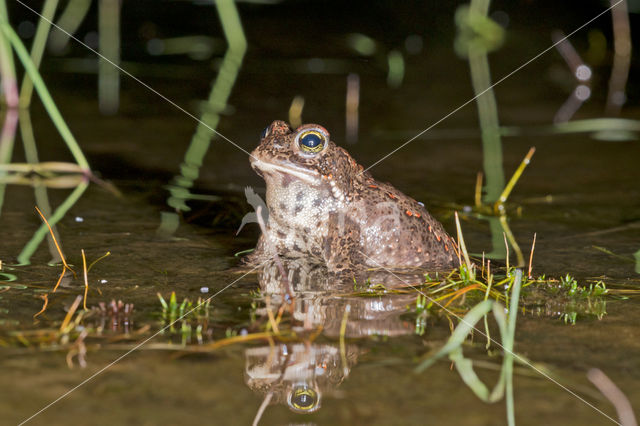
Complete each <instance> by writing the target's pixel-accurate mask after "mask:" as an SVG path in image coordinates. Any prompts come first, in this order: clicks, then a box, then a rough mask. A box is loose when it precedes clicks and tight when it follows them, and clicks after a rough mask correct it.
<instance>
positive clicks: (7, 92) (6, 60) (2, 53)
mask: <svg viewBox="0 0 640 426" xmlns="http://www.w3.org/2000/svg"><path fill="white" fill-rule="evenodd" d="M0 22H9V13H8V12H7V4H6V3H5V0H0ZM0 77H1V79H2V87H3V90H4V98H5V99H4V100H5V102H6V103H7V106H8V107H9V108H16V107H18V104H19V101H18V80H17V78H16V67H15V63H14V61H13V52H12V50H11V43H10V42H9V40H7V37H5V36H4V35H3V34H0Z"/></svg>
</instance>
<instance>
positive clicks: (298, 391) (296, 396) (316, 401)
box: [288, 385, 320, 413]
mask: <svg viewBox="0 0 640 426" xmlns="http://www.w3.org/2000/svg"><path fill="white" fill-rule="evenodd" d="M288 399H289V401H288V402H289V408H291V409H292V410H293V411H296V412H298V413H312V412H314V411H316V410H317V409H318V408H319V407H320V396H319V395H318V394H317V392H316V391H315V390H314V389H313V388H310V387H308V386H305V385H299V386H296V387H295V388H294V389H293V390H292V391H291V393H290V394H289V398H288Z"/></svg>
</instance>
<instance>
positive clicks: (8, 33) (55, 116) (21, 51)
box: [0, 19, 91, 172]
mask: <svg viewBox="0 0 640 426" xmlns="http://www.w3.org/2000/svg"><path fill="white" fill-rule="evenodd" d="M0 28H1V29H2V33H3V34H4V35H5V37H6V38H7V39H9V42H10V43H11V45H12V46H13V49H14V50H15V52H16V54H17V55H18V58H19V59H20V61H21V62H22V65H23V66H24V68H25V70H26V72H27V73H28V74H29V75H30V77H31V79H32V80H33V84H34V86H35V89H36V91H37V92H38V95H40V99H41V100H42V103H43V105H44V107H45V109H46V110H47V112H48V113H49V116H50V117H51V120H52V121H53V124H54V125H55V126H56V128H57V129H58V132H59V133H60V135H61V136H62V138H63V139H64V141H65V143H66V144H67V147H68V148H69V150H70V151H71V154H72V155H73V157H74V158H75V160H76V162H77V163H78V165H79V166H80V167H82V168H83V169H84V170H85V171H86V172H90V170H91V169H90V167H89V163H88V162H87V159H86V158H85V156H84V154H83V153H82V149H80V146H79V145H78V142H77V141H76V139H75V138H74V136H73V134H72V133H71V130H70V129H69V127H68V126H67V123H66V122H65V121H64V119H63V118H62V115H61V114H60V111H59V110H58V107H57V106H56V104H55V102H54V101H53V98H52V97H51V94H50V93H49V90H48V89H47V86H46V84H45V83H44V81H43V80H42V77H41V76H40V73H39V72H38V69H37V68H36V66H35V65H34V63H33V61H32V60H31V57H30V56H29V53H28V52H27V49H26V48H25V47H24V45H23V44H22V41H21V40H20V37H18V35H17V34H16V33H15V31H14V30H13V28H11V25H9V23H8V22H7V21H6V20H4V19H0Z"/></svg>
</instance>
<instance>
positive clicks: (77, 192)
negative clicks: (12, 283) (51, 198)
mask: <svg viewBox="0 0 640 426" xmlns="http://www.w3.org/2000/svg"><path fill="white" fill-rule="evenodd" d="M88 187H89V183H88V182H86V181H85V182H82V183H81V184H80V185H78V186H76V188H75V189H74V190H73V192H72V193H71V194H69V196H68V197H67V198H66V199H65V200H64V201H63V202H62V204H60V206H58V208H57V209H56V210H55V211H54V212H53V214H52V215H51V216H50V217H49V224H50V226H51V227H54V226H55V225H56V223H58V221H60V219H62V218H63V217H64V215H65V214H66V213H67V211H68V210H69V209H70V208H71V207H73V205H74V204H75V203H76V201H78V199H79V198H80V197H81V196H82V194H83V193H84V191H85V190H86V189H87V188H88ZM47 228H48V227H47V225H46V224H44V223H43V224H42V225H40V228H38V230H37V231H36V232H35V233H34V234H33V237H31V240H29V242H28V243H27V244H26V245H25V246H24V248H23V249H22V251H21V252H20V254H19V255H18V264H20V265H27V264H29V259H31V256H32V255H33V253H34V252H35V251H36V249H37V248H38V246H39V245H40V243H41V242H42V240H43V239H44V237H45V235H46V234H47V232H48V229H47Z"/></svg>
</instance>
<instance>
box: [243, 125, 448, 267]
mask: <svg viewBox="0 0 640 426" xmlns="http://www.w3.org/2000/svg"><path fill="white" fill-rule="evenodd" d="M310 129H311V130H314V129H320V130H318V131H319V132H321V133H322V134H325V135H326V143H325V145H324V147H323V148H322V150H321V151H319V152H317V153H309V152H306V151H305V149H304V148H305V147H304V146H301V145H300V142H298V140H297V139H296V136H298V137H299V135H301V134H304V132H305V131H308V130H310ZM263 136H264V137H263V138H262V140H261V141H260V145H259V146H258V147H257V148H256V149H255V150H254V151H253V153H252V154H251V165H252V167H253V168H254V170H256V171H257V172H258V174H260V175H261V176H262V177H263V178H264V180H265V182H266V184H267V200H266V201H267V206H268V208H269V223H268V224H267V234H268V235H267V236H265V235H262V236H261V237H260V240H259V241H258V245H257V247H256V250H255V251H254V253H252V254H251V255H250V256H248V257H247V258H246V261H247V262H248V263H250V264H256V263H257V262H261V261H264V260H266V259H270V258H273V252H274V251H275V252H277V253H278V255H280V256H283V257H286V258H305V259H309V260H310V261H317V262H324V263H325V264H326V265H327V268H328V269H329V271H333V272H340V271H346V270H354V269H364V268H370V267H373V268H410V267H424V268H432V269H444V268H451V267H453V266H455V262H454V257H455V252H454V242H453V241H452V239H451V238H450V237H449V235H448V234H447V232H446V231H445V230H444V228H443V227H442V225H441V224H440V223H439V222H438V221H437V220H435V219H434V218H433V217H432V216H431V215H430V214H429V213H428V212H427V210H426V209H425V208H424V207H423V206H422V205H421V204H420V203H418V202H417V201H415V200H414V199H412V198H410V197H408V196H406V195H404V194H403V193H402V192H400V191H398V190H397V189H396V188H394V187H393V186H392V185H391V184H388V183H382V182H378V181H376V180H375V179H373V177H372V176H371V174H370V173H368V172H365V171H363V168H362V166H360V165H358V164H357V163H356V162H355V161H354V160H353V158H352V157H351V156H350V155H349V153H348V152H347V151H346V150H344V149H343V148H341V147H339V146H337V145H335V143H333V142H330V141H329V135H328V132H326V130H325V129H324V128H322V127H321V126H318V125H315V124H307V125H303V126H301V127H299V128H298V129H296V130H293V129H291V128H290V127H289V125H288V124H287V123H285V122H283V121H274V122H273V123H272V124H271V125H270V126H269V127H268V128H267V129H265V134H264V135H263ZM267 239H268V241H267Z"/></svg>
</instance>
